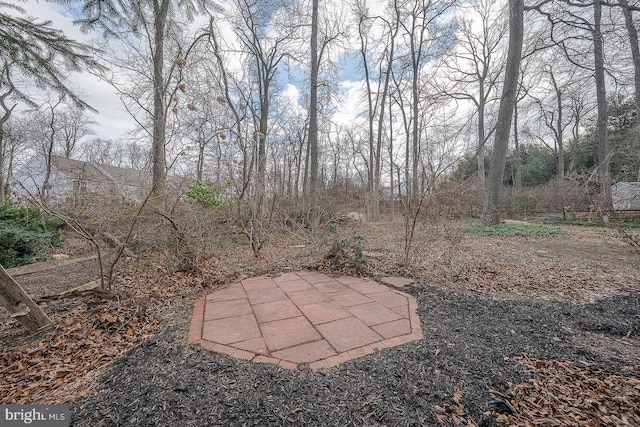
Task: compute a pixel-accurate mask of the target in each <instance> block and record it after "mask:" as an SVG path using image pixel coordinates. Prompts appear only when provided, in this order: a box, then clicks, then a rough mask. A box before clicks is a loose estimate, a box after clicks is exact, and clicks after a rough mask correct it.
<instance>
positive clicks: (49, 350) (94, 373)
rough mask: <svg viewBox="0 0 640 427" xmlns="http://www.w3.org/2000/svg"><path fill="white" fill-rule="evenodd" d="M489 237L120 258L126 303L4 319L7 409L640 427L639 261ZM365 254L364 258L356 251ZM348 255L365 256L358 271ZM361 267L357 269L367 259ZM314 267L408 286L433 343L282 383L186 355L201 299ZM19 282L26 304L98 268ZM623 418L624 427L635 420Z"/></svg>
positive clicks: (0, 334)
mask: <svg viewBox="0 0 640 427" xmlns="http://www.w3.org/2000/svg"><path fill="white" fill-rule="evenodd" d="M563 228H565V229H566V232H565V233H562V234H559V235H554V236H550V237H493V236H480V235H475V234H470V233H466V232H464V231H463V230H462V229H461V228H460V226H459V224H443V223H439V224H434V225H431V226H429V225H421V226H420V228H419V229H418V232H417V235H416V237H415V239H414V242H413V245H412V249H411V251H410V252H409V257H408V259H406V258H405V256H404V253H405V252H404V244H405V239H404V226H403V224H401V223H394V224H389V223H371V224H361V225H343V226H341V228H340V231H339V237H345V238H347V239H345V240H344V241H346V242H359V241H360V240H359V239H356V238H355V237H357V236H361V237H363V238H364V241H365V242H366V247H365V248H364V249H365V250H366V251H369V252H375V253H379V254H382V255H383V256H382V257H376V258H371V259H366V260H363V259H361V258H360V257H359V256H357V254H358V251H357V250H356V251H351V252H349V251H347V252H345V253H349V254H351V255H350V256H351V258H345V259H332V260H328V259H326V258H325V255H326V254H327V253H328V252H329V249H330V248H331V246H332V245H333V244H334V243H335V242H336V236H327V237H325V238H324V240H317V241H316V242H315V243H314V244H310V243H309V242H308V241H307V239H306V237H305V236H296V235H292V236H285V237H283V238H280V239H278V240H277V243H276V241H275V240H274V242H273V243H272V244H271V245H270V246H268V247H266V248H265V249H264V250H263V252H262V254H261V258H260V259H256V258H254V257H253V254H252V252H251V250H250V249H249V248H248V247H246V246H236V247H230V248H226V249H224V250H222V249H221V250H219V251H218V252H216V253H214V254H212V256H211V257H210V258H208V259H207V260H205V261H203V262H202V263H201V265H200V267H201V271H199V272H198V273H197V274H195V273H192V274H186V273H182V274H180V273H171V272H169V271H167V269H166V268H165V267H163V265H162V263H161V262H160V261H159V260H151V259H147V260H138V261H135V262H134V260H128V261H127V265H126V268H125V269H124V270H123V271H122V273H121V275H120V276H119V281H118V286H117V291H118V292H117V294H116V295H114V296H113V297H111V298H109V299H104V298H102V297H96V296H87V297H84V298H74V299H71V300H65V301H63V302H60V303H59V304H56V303H51V304H50V305H49V306H48V307H46V308H45V310H46V311H47V313H48V314H49V315H50V316H51V317H52V318H53V319H54V321H55V322H56V326H55V327H54V328H52V329H51V330H49V331H46V332H43V333H40V334H38V335H35V336H27V335H26V334H25V333H24V331H23V330H22V328H21V327H20V326H19V325H17V324H16V323H15V322H11V321H8V320H7V319H6V317H5V318H2V320H3V323H2V324H0V325H1V326H0V342H2V343H3V346H2V349H1V350H0V378H1V379H2V381H1V382H0V399H1V401H2V402H3V403H30V402H36V403H40V402H46V403H55V402H71V404H72V420H73V423H72V424H73V425H87V426H89V425H91V426H95V425H114V426H115V425H185V426H187V425H336V426H343V425H485V426H486V425H496V424H502V425H522V426H546V425H548V426H555V425H594V426H601V425H607V426H618V425H620V426H623V425H640V413H639V412H638V408H639V407H640V400H639V399H640V374H639V373H638V370H639V369H640V362H639V361H640V345H639V344H640V285H638V283H639V280H638V279H639V278H640V270H639V264H640V256H638V254H636V253H634V252H633V251H632V250H631V249H630V248H629V247H627V246H625V244H624V243H622V242H621V241H620V240H619V239H618V238H617V237H616V233H615V232H614V231H612V230H609V229H597V228H579V227H563ZM353 254H356V255H353ZM354 258H355V259H354ZM362 261H364V262H362ZM302 268H306V269H320V270H323V271H325V272H340V273H351V274H361V275H368V276H371V277H374V278H380V277H384V276H388V275H403V276H406V277H413V278H415V279H416V283H415V284H414V285H412V286H411V287H410V288H409V289H407V292H410V293H412V294H414V295H415V296H416V297H417V299H418V304H419V309H418V311H419V315H420V317H421V320H422V324H423V329H424V332H425V339H424V340H422V341H419V342H415V343H410V344H406V345H404V346H401V347H397V348H393V349H388V350H385V351H382V352H379V353H377V354H374V355H371V356H367V357H364V358H361V359H357V360H354V361H351V362H348V363H345V364H343V365H341V366H339V367H337V368H333V369H330V370H326V371H319V372H310V371H308V370H306V369H300V370H297V371H286V370H282V369H280V368H277V367H275V366H271V365H256V364H251V363H249V362H246V361H241V360H234V359H230V358H228V357H225V356H220V355H213V354H210V353H207V352H205V351H203V350H201V349H200V348H197V347H188V346H186V345H185V342H186V340H185V334H186V328H187V326H188V321H189V319H190V314H191V313H190V311H191V308H192V303H193V301H194V300H195V299H196V298H197V297H199V296H202V295H204V294H206V293H209V292H211V291H212V290H213V289H215V287H216V286H219V285H221V284H224V283H228V282H229V281H231V280H233V279H234V278H236V277H237V276H239V275H249V276H253V275H259V274H278V273H280V272H284V271H292V270H298V269H302ZM78 270H79V271H76V272H72V271H69V270H68V269H67V270H66V271H50V272H48V273H47V274H46V275H39V276H38V275H31V277H29V276H21V277H20V282H21V283H22V284H23V285H24V286H25V288H27V289H28V290H29V292H31V293H32V294H33V295H34V296H36V297H38V296H42V295H46V294H49V293H52V292H59V291H60V290H62V289H64V288H70V287H73V286H77V285H80V284H82V283H84V282H86V281H89V280H92V279H93V278H94V277H92V274H95V268H87V267H85V268H79V269H78ZM625 423H626V424H625Z"/></svg>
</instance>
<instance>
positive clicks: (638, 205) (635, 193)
mask: <svg viewBox="0 0 640 427" xmlns="http://www.w3.org/2000/svg"><path fill="white" fill-rule="evenodd" d="M611 198H612V199H613V210H614V211H640V182H618V183H615V184H613V185H612V186H611Z"/></svg>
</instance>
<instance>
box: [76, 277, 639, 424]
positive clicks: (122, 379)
mask: <svg viewBox="0 0 640 427" xmlns="http://www.w3.org/2000/svg"><path fill="white" fill-rule="evenodd" d="M407 291H408V292H410V293H412V294H414V295H415V296H416V297H417V299H418V304H419V309H418V310H419V315H420V318H421V320H422V325H423V329H424V334H425V338H424V340H421V341H417V342H414V343H410V344H405V345H403V346H400V347H396V348H392V349H387V350H384V351H381V352H378V353H376V354H373V355H369V356H366V357H363V358H360V359H357V360H353V361H350V362H347V363H344V364H343V365H340V366H339V367H336V368H332V369H328V370H325V371H319V372H311V371H310V370H309V369H305V368H302V369H298V370H296V371H288V370H283V369H281V368H278V367H276V366H273V365H269V364H252V363H250V362H247V361H244V360H236V359H232V358H229V357H226V356H221V355H216V354H211V353H208V352H206V351H204V350H202V349H201V348H199V347H197V346H191V347H189V346H186V345H185V332H186V328H187V326H188V325H187V324H186V321H185V320H184V319H182V320H180V321H178V323H176V324H174V325H172V326H169V327H167V328H166V329H164V330H163V331H162V332H161V333H160V334H158V335H156V336H154V337H153V338H151V339H150V340H148V341H146V342H144V343H143V344H141V345H139V346H137V347H135V348H133V349H131V350H130V351H128V352H127V353H126V354H125V355H124V356H123V357H122V358H120V359H119V360H118V361H116V362H115V363H114V364H113V365H111V366H110V367H109V368H108V370H107V371H106V372H105V373H104V374H103V375H102V377H101V379H100V385H99V392H98V394H97V395H95V396H89V397H85V398H82V399H77V400H75V401H73V402H72V404H71V412H72V414H71V415H72V425H74V426H92V427H95V426H204V425H209V426H265V425H274V426H280V425H291V426H304V425H310V426H350V425H351V426H382V425H384V426H431V425H443V424H442V423H445V424H450V425H454V424H455V422H456V421H458V420H461V421H462V422H464V423H466V424H462V425H478V426H493V425H496V420H495V418H493V417H491V416H490V415H488V412H487V410H488V409H489V405H490V402H491V401H492V400H493V401H494V407H495V393H494V394H493V395H492V394H491V393H490V390H495V391H497V392H500V393H503V394H504V395H506V396H508V394H509V389H510V387H512V386H514V385H516V384H518V383H521V382H522V381H523V380H525V379H528V378H534V377H535V376H536V375H537V374H536V372H535V371H534V370H532V369H531V368H529V367H526V366H525V365H523V364H520V363H518V362H517V358H518V357H521V356H524V357H526V358H528V359H552V360H558V361H567V362H571V363H573V364H575V365H578V366H580V367H582V368H586V369H588V370H590V371H598V370H603V371H605V372H616V373H620V372H623V371H624V369H628V368H629V367H632V368H633V369H636V370H637V369H640V358H639V357H638V347H637V345H636V344H634V343H638V339H640V293H639V292H638V291H637V290H629V291H628V292H626V293H625V292H623V293H620V294H617V295H615V296H611V297H608V298H603V299H599V300H597V301H596V302H594V303H592V304H572V303H566V302H562V303H561V302H531V301H522V300H505V299H494V298H493V297H491V296H490V295H486V294H485V295H482V294H474V293H467V292H455V291H452V290H444V289H439V288H435V287H431V286H427V285H416V286H413V287H412V288H410V289H408V290H407ZM603 346H604V347H606V351H601V350H602V348H603ZM438 408H439V409H438ZM443 408H445V409H446V408H450V409H451V408H453V410H455V413H457V415H455V413H453V412H452V414H453V415H451V414H443V413H442V409H443ZM449 415H451V416H449Z"/></svg>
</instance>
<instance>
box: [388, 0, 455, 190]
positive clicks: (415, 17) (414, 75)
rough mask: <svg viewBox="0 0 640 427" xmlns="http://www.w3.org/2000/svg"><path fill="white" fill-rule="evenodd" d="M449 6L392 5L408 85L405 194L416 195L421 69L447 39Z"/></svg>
mask: <svg viewBox="0 0 640 427" xmlns="http://www.w3.org/2000/svg"><path fill="white" fill-rule="evenodd" d="M453 5H454V2H453V1H433V0H412V1H410V2H405V3H402V4H400V3H396V5H395V7H396V9H397V13H398V14H399V16H400V25H401V27H402V32H401V34H400V35H401V37H403V38H404V40H405V41H404V46H403V47H402V48H400V49H401V50H402V51H404V52H405V55H404V59H405V60H406V62H407V63H408V73H409V76H408V78H409V79H410V82H411V83H410V86H411V92H410V93H411V97H410V99H411V100H410V109H411V122H410V127H411V151H410V156H407V159H406V162H408V163H409V157H410V159H411V160H410V164H411V185H410V191H408V194H413V193H416V194H417V193H418V191H419V164H420V137H421V135H420V133H421V132H420V129H421V123H420V111H421V108H420V99H421V97H420V88H421V86H422V78H421V73H422V68H423V67H424V65H425V63H426V62H427V61H429V60H432V59H434V58H436V57H437V55H438V54H439V52H438V49H437V48H438V47H439V46H438V44H439V43H438V42H444V41H446V38H447V37H449V36H450V32H451V30H452V29H453V28H452V27H451V26H450V23H449V22H446V20H445V18H444V15H445V13H446V12H447V11H448V10H449V9H450V8H451V7H453ZM407 169H409V168H407ZM407 184H408V183H407Z"/></svg>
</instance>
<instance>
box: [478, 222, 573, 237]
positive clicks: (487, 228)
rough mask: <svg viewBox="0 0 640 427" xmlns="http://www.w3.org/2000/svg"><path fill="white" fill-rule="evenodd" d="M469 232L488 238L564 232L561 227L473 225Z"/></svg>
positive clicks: (550, 234)
mask: <svg viewBox="0 0 640 427" xmlns="http://www.w3.org/2000/svg"><path fill="white" fill-rule="evenodd" d="M469 231H471V232H472V233H475V234H484V235H487V236H553V235H555V234H560V233H562V232H564V230H563V229H562V228H560V227H555V226H551V225H531V224H497V225H473V226H471V227H470V228H469Z"/></svg>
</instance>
